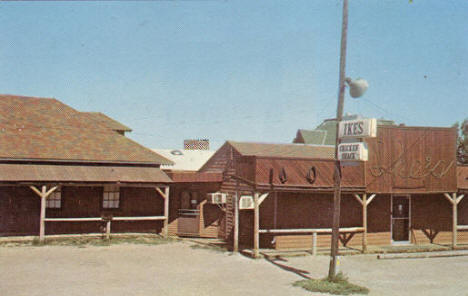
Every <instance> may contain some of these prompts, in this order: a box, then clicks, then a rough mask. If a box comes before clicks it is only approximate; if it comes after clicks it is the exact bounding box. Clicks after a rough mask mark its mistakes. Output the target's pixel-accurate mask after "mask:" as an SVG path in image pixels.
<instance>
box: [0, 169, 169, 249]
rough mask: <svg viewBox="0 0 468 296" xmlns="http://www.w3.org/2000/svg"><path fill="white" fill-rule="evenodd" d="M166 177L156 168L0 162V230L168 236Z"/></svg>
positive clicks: (42, 234) (8, 232)
mask: <svg viewBox="0 0 468 296" xmlns="http://www.w3.org/2000/svg"><path fill="white" fill-rule="evenodd" d="M170 183H172V181H171V180H170V178H169V177H168V176H167V175H166V174H165V173H164V172H162V171H161V170H160V169H159V168H157V167H151V166H147V167H138V166H124V165H98V164H95V165H82V164H80V165H71V164H22V163H15V164H12V163H2V164H0V192H1V195H0V213H1V219H2V223H1V224H0V225H1V229H0V234H1V235H2V236H11V235H37V236H39V239H40V241H41V242H42V241H44V239H45V237H46V235H48V234H73V233H105V234H106V235H107V236H109V235H110V234H111V232H152V233H161V234H163V235H165V236H167V235H168V214H169V184H170Z"/></svg>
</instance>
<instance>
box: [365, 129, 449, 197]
mask: <svg viewBox="0 0 468 296" xmlns="http://www.w3.org/2000/svg"><path fill="white" fill-rule="evenodd" d="M366 142H367V144H368V148H369V161H368V162H367V163H366V185H367V192H370V193H431V192H455V191H457V180H456V158H455V150H456V130H455V129H452V128H417V127H393V126H379V128H378V132H377V138H373V139H367V140H366Z"/></svg>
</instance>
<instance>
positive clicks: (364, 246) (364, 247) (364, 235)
mask: <svg viewBox="0 0 468 296" xmlns="http://www.w3.org/2000/svg"><path fill="white" fill-rule="evenodd" d="M354 197H355V198H356V200H357V201H358V202H359V203H360V204H361V206H362V228H364V231H363V233H362V252H363V253H365V252H367V206H368V205H369V204H370V203H371V201H372V200H373V199H374V198H375V194H372V195H371V196H370V197H369V199H368V198H367V193H364V194H363V195H362V198H361V197H360V196H359V194H354Z"/></svg>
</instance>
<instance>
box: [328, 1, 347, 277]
mask: <svg viewBox="0 0 468 296" xmlns="http://www.w3.org/2000/svg"><path fill="white" fill-rule="evenodd" d="M347 32H348V0H344V1H343V22H342V26H341V53H340V79H339V83H338V107H337V110H336V145H335V172H334V181H335V185H334V186H335V190H334V193H333V227H332V240H331V253H330V268H329V270H328V278H329V279H334V278H335V276H336V255H337V253H338V235H339V227H340V204H341V168H340V161H339V160H338V144H339V142H340V140H339V126H340V121H341V120H342V118H343V106H344V91H345V68H346V39H347Z"/></svg>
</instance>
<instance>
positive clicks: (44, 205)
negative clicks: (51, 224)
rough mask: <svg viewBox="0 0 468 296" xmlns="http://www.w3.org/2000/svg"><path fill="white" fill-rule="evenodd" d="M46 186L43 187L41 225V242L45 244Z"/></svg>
mask: <svg viewBox="0 0 468 296" xmlns="http://www.w3.org/2000/svg"><path fill="white" fill-rule="evenodd" d="M46 188H47V187H46V186H42V192H41V196H40V198H41V216H40V225H39V242H40V243H41V244H42V243H44V239H45V217H46V197H45V194H46Z"/></svg>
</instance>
